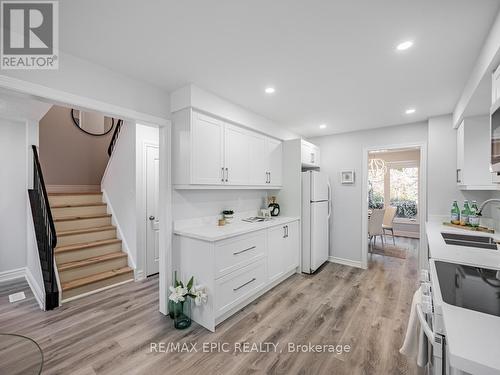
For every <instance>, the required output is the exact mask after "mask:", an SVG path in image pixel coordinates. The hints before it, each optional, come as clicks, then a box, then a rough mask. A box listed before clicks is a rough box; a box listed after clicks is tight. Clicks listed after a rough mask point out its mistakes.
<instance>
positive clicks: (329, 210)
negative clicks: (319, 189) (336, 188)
mask: <svg viewBox="0 0 500 375" xmlns="http://www.w3.org/2000/svg"><path fill="white" fill-rule="evenodd" d="M331 215H332V187H331V186H330V184H328V216H327V219H330V216H331Z"/></svg>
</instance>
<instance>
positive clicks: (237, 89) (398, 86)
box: [60, 0, 500, 136]
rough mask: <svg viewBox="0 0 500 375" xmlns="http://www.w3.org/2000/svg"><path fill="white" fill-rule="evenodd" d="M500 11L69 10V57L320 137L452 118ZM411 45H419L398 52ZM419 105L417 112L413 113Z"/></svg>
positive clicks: (64, 14) (152, 5) (85, 4)
mask: <svg viewBox="0 0 500 375" xmlns="http://www.w3.org/2000/svg"><path fill="white" fill-rule="evenodd" d="M499 5H500V2H499V1H498V0H481V1H475V0H439V1H435V0H419V1H415V0H377V1H373V0H344V1H339V0H337V1H325V0H309V1H304V0H273V1H269V0H267V1H264V0H252V1H250V0H247V1H234V0H218V1H214V0H212V1H207V0H205V1H201V0H200V1H190V0H185V1H179V0H175V1H174V0H165V1H159V0H157V1H148V0H146V1H137V0H134V1H131V0H108V1H102V0H85V1H82V0H79V1H64V2H62V1H61V2H60V13H61V14H60V48H61V49H62V50H63V51H65V52H67V53H70V54H73V55H76V56H78V57H81V58H84V59H87V60H90V61H92V62H95V63H98V64H101V65H104V66H107V67H110V68H112V69H114V70H116V71H119V72H121V73H123V74H126V75H128V76H131V77H135V78H137V79H140V80H143V81H147V82H149V83H151V84H153V85H156V86H159V87H161V88H163V89H165V90H167V91H172V90H175V89H177V88H179V87H182V86H183V85H185V84H187V83H194V84H196V85H198V86H200V87H201V88H203V89H205V90H208V91H211V92H213V93H215V94H218V95H219V96H222V97H224V98H227V99H229V100H231V101H232V102H234V103H236V104H239V105H241V106H244V107H246V108H248V109H250V110H253V111H255V112H257V113H259V114H261V115H263V116H265V117H268V118H269V119H271V120H273V121H275V122H276V123H278V124H280V125H282V126H285V127H287V128H289V129H290V130H292V131H294V132H296V133H298V134H301V135H303V136H318V135H322V134H331V133H339V132H346V131H353V130H359V129H367V128H376V127H380V126H389V125H394V124H402V123H409V122H415V121H420V120H425V119H427V118H428V117H430V116H434V115H440V114H446V113H451V112H452V111H453V109H454V107H455V104H456V103H457V101H458V98H459V96H460V93H461V91H462V89H463V87H464V86H465V82H466V80H467V78H468V76H469V73H470V71H471V69H472V66H473V64H474V61H475V59H476V56H477V55H478V53H479V50H480V48H481V46H482V43H483V40H484V38H485V37H486V35H487V33H488V31H489V28H490V26H491V24H492V22H493V20H494V18H495V16H496V14H497V12H498V9H499ZM405 40H413V41H414V46H413V47H412V48H411V49H409V50H407V51H404V52H396V51H395V46H396V45H397V44H398V43H399V42H402V41H405ZM268 85H272V86H274V87H275V88H276V92H275V93H274V94H273V95H267V94H265V93H264V89H265V87H267V86H268ZM409 107H414V108H415V109H416V112H415V113H414V114H412V115H406V114H405V110H406V109H407V108H409ZM322 123H324V124H327V127H326V128H325V129H319V124H322Z"/></svg>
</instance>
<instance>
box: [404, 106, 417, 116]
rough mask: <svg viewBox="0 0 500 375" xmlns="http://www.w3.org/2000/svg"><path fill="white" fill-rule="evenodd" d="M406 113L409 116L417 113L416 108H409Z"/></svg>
mask: <svg viewBox="0 0 500 375" xmlns="http://www.w3.org/2000/svg"><path fill="white" fill-rule="evenodd" d="M405 113H406V114H407V115H411V114H412V113H415V108H408V109H407V110H406V111H405Z"/></svg>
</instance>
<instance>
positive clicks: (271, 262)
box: [267, 221, 299, 282]
mask: <svg viewBox="0 0 500 375" xmlns="http://www.w3.org/2000/svg"><path fill="white" fill-rule="evenodd" d="M267 236H268V237H267V242H268V247H269V252H268V255H267V260H268V262H267V267H268V272H269V281H270V282H273V281H274V280H276V279H279V278H280V277H281V276H282V275H284V274H285V273H287V272H288V271H290V270H292V269H294V268H296V267H298V265H299V225H298V221H294V222H291V223H287V224H285V225H281V226H278V227H274V228H270V229H269V230H268V232H267Z"/></svg>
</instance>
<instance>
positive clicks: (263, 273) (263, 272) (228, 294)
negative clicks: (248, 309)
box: [215, 258, 267, 316]
mask: <svg viewBox="0 0 500 375" xmlns="http://www.w3.org/2000/svg"><path fill="white" fill-rule="evenodd" d="M266 282H267V269H266V260H265V258H263V259H260V260H258V261H256V262H254V263H251V264H249V265H248V266H245V267H243V268H241V269H239V270H238V271H235V272H234V273H232V274H229V275H226V276H224V277H221V278H220V279H218V280H216V281H215V285H216V286H215V290H216V296H215V311H216V312H215V315H216V316H220V315H221V314H223V313H225V312H226V311H228V310H230V309H231V308H233V307H235V306H236V305H238V304H239V303H240V302H241V301H243V300H244V299H245V298H248V297H250V296H251V295H252V294H254V293H256V292H257V291H258V290H259V289H261V288H262V287H264V286H265V285H266Z"/></svg>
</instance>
